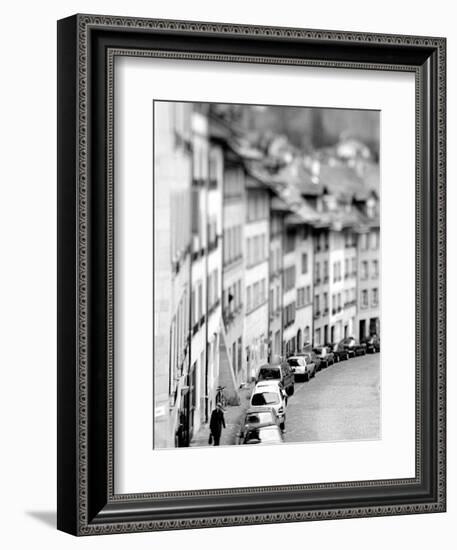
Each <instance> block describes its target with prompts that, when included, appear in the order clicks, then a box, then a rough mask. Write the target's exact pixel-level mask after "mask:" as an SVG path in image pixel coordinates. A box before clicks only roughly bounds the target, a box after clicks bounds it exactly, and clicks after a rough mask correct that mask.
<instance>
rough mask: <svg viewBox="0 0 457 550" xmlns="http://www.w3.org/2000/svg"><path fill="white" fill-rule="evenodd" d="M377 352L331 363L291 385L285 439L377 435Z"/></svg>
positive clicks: (333, 438) (350, 437) (378, 402)
mask: <svg viewBox="0 0 457 550" xmlns="http://www.w3.org/2000/svg"><path fill="white" fill-rule="evenodd" d="M380 358H381V355H380V354H379V353H376V354H372V355H364V356H362V357H355V358H353V359H349V360H348V361H342V362H341V363H335V364H334V365H332V366H330V367H328V368H326V369H323V370H322V371H320V372H319V373H318V374H317V375H316V377H315V378H314V379H312V380H311V381H310V382H299V383H296V384H295V394H294V395H293V396H292V397H291V398H290V399H289V404H288V407H287V420H286V433H285V434H284V435H285V441H286V442H287V443H292V442H304V441H339V440H345V441H347V440H351V439H352V440H356V439H377V438H379V437H380V435H381V433H380Z"/></svg>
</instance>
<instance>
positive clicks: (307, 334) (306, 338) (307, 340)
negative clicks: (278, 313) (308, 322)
mask: <svg viewBox="0 0 457 550" xmlns="http://www.w3.org/2000/svg"><path fill="white" fill-rule="evenodd" d="M304 338H305V342H304V343H305V344H309V326H306V327H305V333H304Z"/></svg>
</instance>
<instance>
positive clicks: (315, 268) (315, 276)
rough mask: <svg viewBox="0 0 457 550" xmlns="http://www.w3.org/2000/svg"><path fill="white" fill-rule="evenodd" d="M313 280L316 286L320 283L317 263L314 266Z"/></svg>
mask: <svg viewBox="0 0 457 550" xmlns="http://www.w3.org/2000/svg"><path fill="white" fill-rule="evenodd" d="M314 278H315V280H316V284H317V285H318V284H319V283H320V282H321V264H320V263H319V262H316V263H315V264H314Z"/></svg>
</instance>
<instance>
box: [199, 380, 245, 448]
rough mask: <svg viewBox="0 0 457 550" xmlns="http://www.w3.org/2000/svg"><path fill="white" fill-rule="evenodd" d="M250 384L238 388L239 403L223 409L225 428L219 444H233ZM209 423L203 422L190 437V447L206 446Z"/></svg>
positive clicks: (243, 411) (243, 412)
mask: <svg viewBox="0 0 457 550" xmlns="http://www.w3.org/2000/svg"><path fill="white" fill-rule="evenodd" d="M252 388H253V385H252V384H248V385H246V386H245V387H242V388H240V389H239V390H238V393H239V396H240V404H239V405H237V406H233V407H231V406H227V408H226V409H225V414H224V417H225V429H222V435H221V441H220V444H221V445H234V444H235V441H236V434H237V433H238V430H239V426H240V423H241V421H242V419H243V416H244V414H245V412H246V411H247V410H248V408H249V397H250V396H251V393H252ZM208 438H209V425H208V424H204V425H203V426H202V427H201V428H200V429H199V430H198V432H197V433H196V434H195V435H194V437H193V438H192V441H191V442H190V446H191V447H208V446H209V445H208Z"/></svg>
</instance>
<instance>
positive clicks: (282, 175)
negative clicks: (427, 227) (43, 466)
mask: <svg viewBox="0 0 457 550" xmlns="http://www.w3.org/2000/svg"><path fill="white" fill-rule="evenodd" d="M380 125H381V112H380V111H379V110H364V109H360V110H359V109H339V108H318V107H301V106H275V105H251V104H222V103H206V102H202V103H196V102H187V101H165V100H156V101H154V106H153V129H152V131H153V133H154V151H153V163H154V164H153V213H154V221H153V231H154V235H153V248H154V250H153V262H154V276H153V278H154V280H153V282H152V284H153V305H154V325H153V364H152V365H151V368H152V369H153V416H154V418H153V447H154V449H171V448H177V447H204V446H207V447H214V446H228V445H240V446H243V445H252V444H257V445H258V444H260V445H273V444H282V443H295V444H297V443H317V442H339V441H361V440H379V439H381V438H382V430H381V424H382V418H381V335H382V333H381V309H380V304H381V301H380V300H381V263H380V262H381V254H380V250H381V240H380V195H381V181H380V155H381V151H380Z"/></svg>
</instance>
